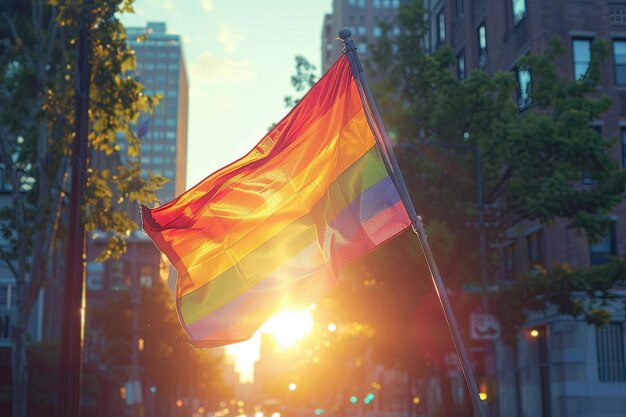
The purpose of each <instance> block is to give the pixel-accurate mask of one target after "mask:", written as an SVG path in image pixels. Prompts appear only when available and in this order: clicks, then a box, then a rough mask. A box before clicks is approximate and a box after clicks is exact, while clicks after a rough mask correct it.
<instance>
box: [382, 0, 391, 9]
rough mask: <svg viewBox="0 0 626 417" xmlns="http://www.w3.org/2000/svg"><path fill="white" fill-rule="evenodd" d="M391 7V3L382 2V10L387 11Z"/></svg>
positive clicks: (388, 0)
mask: <svg viewBox="0 0 626 417" xmlns="http://www.w3.org/2000/svg"><path fill="white" fill-rule="evenodd" d="M390 7H391V1H390V0H383V9H388V8H390Z"/></svg>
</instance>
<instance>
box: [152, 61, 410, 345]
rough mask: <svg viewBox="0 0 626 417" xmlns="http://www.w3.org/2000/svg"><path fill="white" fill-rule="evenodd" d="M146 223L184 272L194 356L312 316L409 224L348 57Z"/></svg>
mask: <svg viewBox="0 0 626 417" xmlns="http://www.w3.org/2000/svg"><path fill="white" fill-rule="evenodd" d="M142 217H143V228H144V230H145V231H146V233H147V234H148V235H149V236H150V238H152V240H153V241H154V242H155V244H156V245H157V247H158V248H159V249H160V250H161V251H162V252H164V253H165V254H166V255H167V257H168V258H169V260H170V262H171V263H172V265H173V266H174V268H176V270H177V271H178V282H177V284H176V301H177V309H178V314H179V318H180V321H181V323H182V325H183V326H184V328H185V329H186V331H187V333H188V335H189V337H190V339H191V341H192V343H193V344H194V345H195V346H197V347H217V346H223V345H226V344H229V343H235V342H239V341H242V340H246V339H248V338H250V337H251V336H252V335H253V334H254V332H255V331H256V330H257V329H258V328H259V327H260V326H261V325H262V324H263V323H264V322H265V320H267V319H268V318H269V317H270V316H271V315H273V314H274V313H276V312H278V311H280V310H281V309H285V308H287V307H300V306H302V307H305V306H308V305H309V304H311V303H313V302H314V301H316V300H317V299H318V298H319V297H321V296H322V295H323V294H325V293H326V292H327V291H328V290H329V289H331V288H333V287H334V286H335V285H336V284H337V281H338V279H339V273H340V270H341V268H342V267H343V266H344V265H345V264H346V263H348V262H350V261H352V260H354V259H356V258H358V257H360V256H362V255H363V254H365V253H366V252H368V251H370V250H372V249H373V248H375V247H376V246H378V245H380V244H382V243H383V242H385V241H386V240H388V239H390V238H392V237H394V236H395V235H397V234H398V233H400V232H402V231H403V230H405V229H406V228H407V227H409V226H410V224H411V221H410V219H409V216H408V214H407V211H406V209H405V207H404V205H403V203H402V201H401V199H400V196H399V194H398V191H397V189H396V187H395V185H394V183H393V181H392V179H391V177H390V176H389V174H388V172H387V170H386V168H385V165H384V164H383V160H382V158H381V153H380V151H379V148H378V146H377V145H376V140H375V139H374V136H373V134H372V131H371V130H370V126H369V125H368V121H367V119H366V116H365V112H364V107H363V104H362V102H361V99H360V97H359V91H358V88H357V85H356V83H355V81H354V79H353V76H352V72H351V70H350V64H349V62H348V60H347V58H346V57H345V56H343V57H342V58H341V59H339V61H337V63H336V64H335V65H334V66H333V67H332V68H331V69H330V70H329V71H328V72H327V73H326V74H325V75H324V77H322V78H321V79H320V81H319V82H318V83H317V84H316V85H315V86H313V88H312V89H311V90H310V91H309V92H308V93H307V95H306V96H305V97H304V98H303V99H302V100H301V101H300V102H299V103H298V105H297V106H296V107H295V108H294V109H293V110H292V111H291V112H290V113H289V114H288V115H287V116H286V117H285V118H284V119H283V120H282V121H281V122H280V123H279V124H278V125H277V126H276V127H275V128H273V129H272V130H271V131H270V132H269V133H268V134H267V135H266V136H265V137H264V138H263V139H262V140H261V141H260V142H259V143H258V145H257V146H256V147H255V148H254V149H253V150H252V151H250V152H249V153H248V154H247V155H246V156H244V157H243V158H241V159H239V160H238V161H236V162H234V163H232V164H230V165H227V166H225V167H224V168H222V169H220V170H218V171H216V172H215V173H213V174H211V175H209V176H208V177H206V178H205V179H204V180H203V181H201V182H200V183H199V184H197V185H196V186H194V187H193V188H191V189H189V190H188V191H186V192H185V193H184V194H182V195H181V196H179V197H177V198H176V199H175V200H173V201H171V202H170V203H168V204H166V205H163V206H161V207H157V208H154V209H149V208H147V207H142Z"/></svg>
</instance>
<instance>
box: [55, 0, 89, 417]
mask: <svg viewBox="0 0 626 417" xmlns="http://www.w3.org/2000/svg"><path fill="white" fill-rule="evenodd" d="M87 4H89V1H87V2H85V6H86V5H87ZM86 20H87V21H89V18H87V19H86ZM88 109H89V28H88V24H87V23H83V25H82V27H81V28H80V31H79V35H78V65H77V78H76V93H75V110H74V119H75V120H74V129H75V130H74V145H73V150H72V188H71V193H70V217H69V225H68V226H69V227H68V234H67V247H66V254H65V270H66V276H65V291H64V300H63V317H62V320H63V328H62V334H61V357H60V363H59V365H60V384H59V416H60V417H78V416H80V392H81V389H80V388H81V376H82V365H83V330H84V312H85V225H84V224H83V221H82V218H81V204H82V201H83V191H84V188H85V183H86V172H87V133H88V125H89V115H88Z"/></svg>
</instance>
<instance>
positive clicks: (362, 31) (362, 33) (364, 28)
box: [357, 26, 367, 36]
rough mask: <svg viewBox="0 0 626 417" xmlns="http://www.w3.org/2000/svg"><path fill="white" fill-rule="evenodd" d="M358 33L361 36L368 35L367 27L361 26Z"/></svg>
mask: <svg viewBox="0 0 626 417" xmlns="http://www.w3.org/2000/svg"><path fill="white" fill-rule="evenodd" d="M357 33H358V34H359V35H361V36H365V35H367V28H366V27H365V26H359V29H358V31H357Z"/></svg>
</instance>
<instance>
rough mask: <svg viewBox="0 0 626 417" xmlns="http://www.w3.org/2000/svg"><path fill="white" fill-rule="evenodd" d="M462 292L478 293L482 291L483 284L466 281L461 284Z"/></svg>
mask: <svg viewBox="0 0 626 417" xmlns="http://www.w3.org/2000/svg"><path fill="white" fill-rule="evenodd" d="M463 292H464V293H465V294H480V293H481V292H483V286H482V285H480V284H476V283H474V282H466V283H464V284H463Z"/></svg>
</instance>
